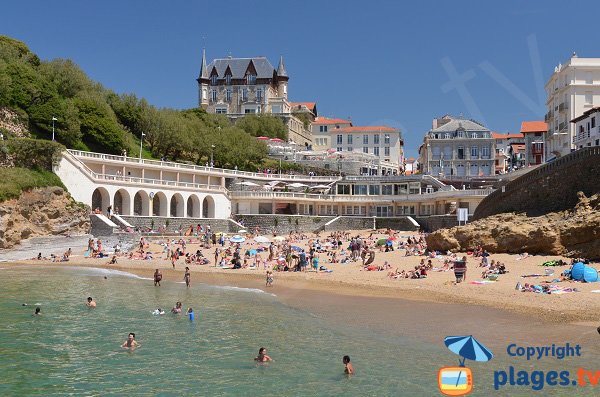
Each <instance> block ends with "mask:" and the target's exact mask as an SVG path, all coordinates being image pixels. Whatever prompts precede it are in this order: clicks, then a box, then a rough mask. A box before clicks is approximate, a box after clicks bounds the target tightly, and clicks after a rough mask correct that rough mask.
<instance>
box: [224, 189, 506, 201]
mask: <svg viewBox="0 0 600 397" xmlns="http://www.w3.org/2000/svg"><path fill="white" fill-rule="evenodd" d="M493 191H494V189H472V190H452V191H437V192H433V193H422V194H404V195H376V196H368V195H365V196H351V195H333V194H312V193H299V192H260V191H247V190H246V191H230V192H229V193H230V194H231V198H233V199H240V198H250V199H269V200H273V199H306V200H328V201H336V202H345V201H353V202H354V201H359V202H380V201H388V202H391V201H424V200H434V199H441V198H460V197H486V196H488V195H489V194H491V193H492V192H493Z"/></svg>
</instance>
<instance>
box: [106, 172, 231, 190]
mask: <svg viewBox="0 0 600 397" xmlns="http://www.w3.org/2000/svg"><path fill="white" fill-rule="evenodd" d="M96 179H100V180H106V181H119V182H125V183H135V184H146V185H159V186H173V187H183V188H188V189H196V190H218V191H222V192H227V189H225V188H224V187H222V186H221V185H206V184H202V183H190V182H177V181H166V180H164V179H150V178H139V177H135V176H123V175H113V174H96Z"/></svg>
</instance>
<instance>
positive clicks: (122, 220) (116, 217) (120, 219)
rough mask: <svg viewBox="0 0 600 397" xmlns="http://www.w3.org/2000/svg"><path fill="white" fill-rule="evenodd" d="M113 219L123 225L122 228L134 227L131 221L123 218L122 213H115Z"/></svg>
mask: <svg viewBox="0 0 600 397" xmlns="http://www.w3.org/2000/svg"><path fill="white" fill-rule="evenodd" d="M111 220H112V221H115V222H113V223H118V224H119V225H120V226H121V228H123V229H127V228H128V227H129V228H131V229H133V226H132V225H131V224H130V223H129V222H127V221H126V220H125V219H123V218H121V215H116V214H113V215H112V216H111Z"/></svg>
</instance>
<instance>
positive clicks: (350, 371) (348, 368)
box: [342, 356, 354, 375]
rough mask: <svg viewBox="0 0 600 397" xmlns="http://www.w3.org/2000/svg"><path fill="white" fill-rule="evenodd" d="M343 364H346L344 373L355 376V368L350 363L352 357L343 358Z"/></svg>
mask: <svg viewBox="0 0 600 397" xmlns="http://www.w3.org/2000/svg"><path fill="white" fill-rule="evenodd" d="M342 362H343V363H344V373H345V374H347V375H352V374H354V368H353V367H352V364H351V363H350V356H344V358H342Z"/></svg>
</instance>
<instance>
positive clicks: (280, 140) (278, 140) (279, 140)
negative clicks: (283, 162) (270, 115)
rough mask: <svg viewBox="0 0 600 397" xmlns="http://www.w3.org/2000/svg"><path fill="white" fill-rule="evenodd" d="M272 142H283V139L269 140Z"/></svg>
mask: <svg viewBox="0 0 600 397" xmlns="http://www.w3.org/2000/svg"><path fill="white" fill-rule="evenodd" d="M269 140H270V141H271V142H283V139H279V138H271V139H269Z"/></svg>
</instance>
